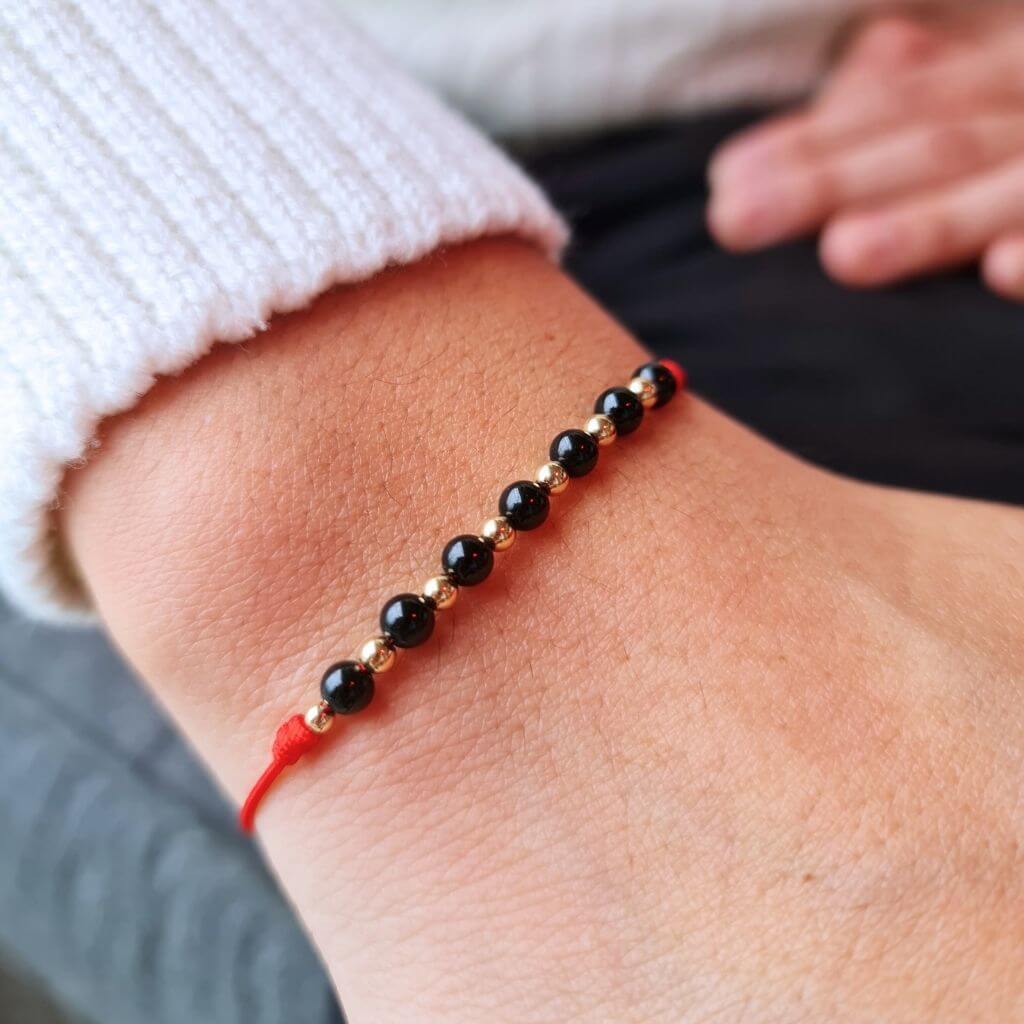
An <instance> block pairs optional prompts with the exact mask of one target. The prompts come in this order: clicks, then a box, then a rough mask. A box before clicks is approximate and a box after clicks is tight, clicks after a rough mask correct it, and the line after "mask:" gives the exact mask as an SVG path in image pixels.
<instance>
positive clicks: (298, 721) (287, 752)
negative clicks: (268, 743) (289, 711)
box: [271, 715, 320, 765]
mask: <svg viewBox="0 0 1024 1024" xmlns="http://www.w3.org/2000/svg"><path fill="white" fill-rule="evenodd" d="M319 739H320V735H319V733H315V732H313V730H312V729H310V727H309V726H308V725H306V719H305V718H304V717H303V716H302V715H292V717H291V718H288V719H286V720H285V721H283V722H282V723H281V724H280V725H279V726H278V727H277V732H276V733H275V734H274V745H273V747H271V752H272V753H273V755H274V760H275V761H280V762H281V764H283V765H291V764H295V762H296V761H298V759H299V758H300V757H302V755H303V754H306V753H308V752H309V751H310V750H312V749H313V748H314V747H315V746H316V745H317V741H318V740H319Z"/></svg>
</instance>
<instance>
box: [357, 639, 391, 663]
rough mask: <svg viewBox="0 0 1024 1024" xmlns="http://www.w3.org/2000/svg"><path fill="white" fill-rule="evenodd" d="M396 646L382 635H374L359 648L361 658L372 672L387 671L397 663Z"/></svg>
mask: <svg viewBox="0 0 1024 1024" xmlns="http://www.w3.org/2000/svg"><path fill="white" fill-rule="evenodd" d="M395 654H396V651H395V648H394V646H393V645H392V644H391V642H390V641H389V640H387V639H386V638H385V637H382V636H374V637H371V638H370V639H369V640H367V641H366V643H365V644H363V646H362V647H360V648H359V660H360V661H361V662H362V663H363V664H364V665H365V666H366V667H367V668H368V669H370V671H371V672H387V670H388V669H389V668H393V667H394V664H395Z"/></svg>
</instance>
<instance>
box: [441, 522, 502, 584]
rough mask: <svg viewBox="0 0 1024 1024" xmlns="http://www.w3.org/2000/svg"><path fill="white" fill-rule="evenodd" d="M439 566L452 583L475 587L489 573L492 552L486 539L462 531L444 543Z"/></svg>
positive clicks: (492, 557) (492, 566)
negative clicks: (459, 534)
mask: <svg viewBox="0 0 1024 1024" xmlns="http://www.w3.org/2000/svg"><path fill="white" fill-rule="evenodd" d="M441 567H442V568H443V569H444V571H445V572H446V573H447V574H448V577H449V579H451V581H452V582H453V583H457V584H458V585H459V586H460V587H475V586H476V585H477V584H478V583H483V581H484V580H485V579H487V577H488V576H490V575H491V570H492V569H493V568H494V552H493V551H492V550H491V546H490V545H489V544H488V543H487V541H485V540H481V539H480V538H479V537H473V536H472V535H471V534H468V533H464V534H462V535H461V536H459V537H453V538H452V539H451V540H450V541H448V543H447V544H446V545H445V547H444V551H443V552H442V553H441Z"/></svg>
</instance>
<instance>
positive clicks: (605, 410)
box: [594, 388, 644, 437]
mask: <svg viewBox="0 0 1024 1024" xmlns="http://www.w3.org/2000/svg"><path fill="white" fill-rule="evenodd" d="M594 412H596V413H600V414H601V415H603V416H607V417H608V419H610V420H611V421H612V423H614V424H615V430H616V432H617V433H618V435H619V437H625V436H626V434H632V433H633V431H634V430H636V428H637V427H639V426H640V424H641V423H642V422H643V418H644V407H643V404H642V403H641V401H640V399H639V398H637V397H636V395H634V394H633V392H632V391H630V390H629V388H609V389H608V390H607V391H602V392H601V394H600V395H598V397H597V401H596V402H595V403H594Z"/></svg>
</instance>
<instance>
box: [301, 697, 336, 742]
mask: <svg viewBox="0 0 1024 1024" xmlns="http://www.w3.org/2000/svg"><path fill="white" fill-rule="evenodd" d="M305 718H306V725H307V726H308V727H309V730H310V732H315V733H318V734H319V733H325V732H327V730H328V729H330V727H331V726H332V725H334V712H333V711H332V710H331V708H330V705H329V704H328V703H327V701H325V700H322V701H320V703H319V704H314V705H313V706H312V707H311V708H310V709H309V710H308V711H307V712H306V715H305Z"/></svg>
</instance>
